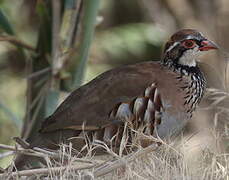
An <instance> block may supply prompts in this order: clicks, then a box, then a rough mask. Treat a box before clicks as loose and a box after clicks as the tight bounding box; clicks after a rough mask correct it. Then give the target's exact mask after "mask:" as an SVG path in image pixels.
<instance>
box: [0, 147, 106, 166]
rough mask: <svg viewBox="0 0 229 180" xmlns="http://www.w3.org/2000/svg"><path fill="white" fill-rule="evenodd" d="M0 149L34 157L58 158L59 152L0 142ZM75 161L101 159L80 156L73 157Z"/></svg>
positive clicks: (89, 161) (84, 161)
mask: <svg viewBox="0 0 229 180" xmlns="http://www.w3.org/2000/svg"><path fill="white" fill-rule="evenodd" d="M0 149H3V150H9V151H13V152H17V153H20V154H25V155H29V156H36V157H47V156H48V157H51V158H54V159H59V158H60V156H61V154H60V152H54V151H49V150H45V149H41V148H38V147H34V148H33V149H24V148H20V147H17V148H16V147H14V146H9V145H4V144H0ZM64 157H65V158H66V159H68V157H67V155H65V156H64ZM74 159H75V160H76V161H77V162H82V163H97V164H98V163H101V162H102V161H100V160H97V161H91V160H87V159H82V158H74Z"/></svg>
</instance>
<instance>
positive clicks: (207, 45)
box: [199, 40, 218, 51]
mask: <svg viewBox="0 0 229 180" xmlns="http://www.w3.org/2000/svg"><path fill="white" fill-rule="evenodd" d="M210 49H218V46H217V45H216V44H215V43H213V42H212V41H209V40H204V41H202V42H201V47H200V48H199V50H200V51H208V50H210Z"/></svg>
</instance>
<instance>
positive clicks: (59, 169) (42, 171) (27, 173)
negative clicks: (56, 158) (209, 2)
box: [0, 164, 95, 179]
mask: <svg viewBox="0 0 229 180" xmlns="http://www.w3.org/2000/svg"><path fill="white" fill-rule="evenodd" d="M93 167H95V165H87V164H77V165H74V166H65V167H53V168H40V169H30V170H23V171H17V172H12V173H10V176H11V177H17V176H32V175H38V174H40V175H41V174H42V175H47V174H49V173H50V172H52V173H59V174H61V173H62V172H64V171H66V170H73V171H77V170H84V169H91V168H93ZM5 177H7V174H0V179H1V178H5Z"/></svg>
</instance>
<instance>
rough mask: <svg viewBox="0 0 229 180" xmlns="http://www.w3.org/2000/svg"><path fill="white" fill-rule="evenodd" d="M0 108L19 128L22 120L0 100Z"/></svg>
mask: <svg viewBox="0 0 229 180" xmlns="http://www.w3.org/2000/svg"><path fill="white" fill-rule="evenodd" d="M0 110H2V111H3V112H4V113H5V114H6V115H7V116H8V117H9V119H10V120H12V121H13V123H14V124H15V125H16V126H17V127H18V129H21V127H22V120H21V119H19V118H18V117H17V116H16V115H15V114H14V113H13V112H12V111H11V110H10V109H9V108H8V107H6V106H5V105H4V104H2V103H1V102H0Z"/></svg>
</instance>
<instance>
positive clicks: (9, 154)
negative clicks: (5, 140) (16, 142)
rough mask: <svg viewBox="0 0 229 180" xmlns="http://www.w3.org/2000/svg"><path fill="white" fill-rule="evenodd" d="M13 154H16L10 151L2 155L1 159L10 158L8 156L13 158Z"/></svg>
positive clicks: (0, 155)
mask: <svg viewBox="0 0 229 180" xmlns="http://www.w3.org/2000/svg"><path fill="white" fill-rule="evenodd" d="M13 154H14V152H13V151H8V152H4V153H1V154H0V159H3V158H5V157H8V156H11V155H13Z"/></svg>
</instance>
